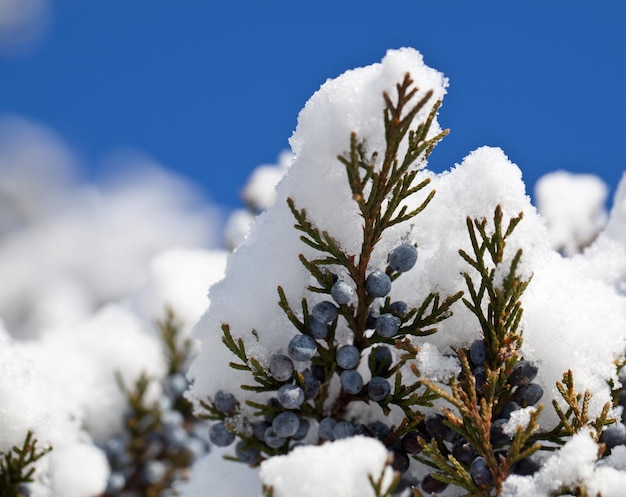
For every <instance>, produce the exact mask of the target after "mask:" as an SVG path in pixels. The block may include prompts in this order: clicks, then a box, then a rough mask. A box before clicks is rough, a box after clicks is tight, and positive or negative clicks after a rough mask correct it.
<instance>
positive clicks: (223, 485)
mask: <svg viewBox="0 0 626 497" xmlns="http://www.w3.org/2000/svg"><path fill="white" fill-rule="evenodd" d="M225 453H226V450H225V449H219V448H216V447H214V448H212V450H211V452H210V453H209V454H207V455H206V456H204V457H203V458H202V459H200V460H198V461H196V463H195V464H194V465H193V466H192V467H191V474H190V476H189V480H187V481H179V482H177V484H176V487H175V490H177V491H178V492H179V495H180V497H204V496H206V495H207V489H210V493H211V495H215V496H220V497H221V496H230V495H232V496H239V495H249V496H250V497H257V496H259V497H260V495H261V480H260V479H259V473H258V470H256V469H252V468H250V467H248V466H246V465H244V464H241V463H239V462H233V461H229V460H227V459H224V457H223V456H224V454H225Z"/></svg>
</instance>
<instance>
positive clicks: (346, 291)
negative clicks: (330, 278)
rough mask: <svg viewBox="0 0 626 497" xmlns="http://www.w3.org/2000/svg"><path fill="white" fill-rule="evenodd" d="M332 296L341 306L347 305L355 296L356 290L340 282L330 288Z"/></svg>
mask: <svg viewBox="0 0 626 497" xmlns="http://www.w3.org/2000/svg"><path fill="white" fill-rule="evenodd" d="M330 295H331V296H332V297H333V300H334V301H335V302H337V303H338V304H339V305H343V304H347V303H348V302H350V300H351V299H352V296H353V295H354V288H352V287H351V286H350V285H348V284H347V283H346V282H345V281H338V282H337V283H335V284H334V285H333V286H332V287H331V288H330Z"/></svg>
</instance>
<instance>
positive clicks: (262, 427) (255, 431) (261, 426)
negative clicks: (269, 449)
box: [252, 421, 271, 442]
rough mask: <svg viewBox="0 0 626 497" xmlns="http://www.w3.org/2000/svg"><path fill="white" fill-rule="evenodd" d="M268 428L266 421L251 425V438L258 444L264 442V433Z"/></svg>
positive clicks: (268, 424)
mask: <svg viewBox="0 0 626 497" xmlns="http://www.w3.org/2000/svg"><path fill="white" fill-rule="evenodd" d="M270 426H271V425H270V423H268V422H267V421H255V422H254V423H252V436H253V437H254V438H256V439H257V440H258V441H259V442H263V441H265V432H266V430H267V429H268V428H269V427H270Z"/></svg>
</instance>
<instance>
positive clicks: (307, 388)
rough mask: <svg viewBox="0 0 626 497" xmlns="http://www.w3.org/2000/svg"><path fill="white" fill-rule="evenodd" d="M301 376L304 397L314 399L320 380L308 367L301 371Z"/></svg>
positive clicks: (318, 389)
mask: <svg viewBox="0 0 626 497" xmlns="http://www.w3.org/2000/svg"><path fill="white" fill-rule="evenodd" d="M302 377H303V378H304V398H305V399H307V400H311V399H314V398H315V397H317V394H318V393H319V391H320V387H321V386H322V384H321V382H320V380H319V379H317V378H316V377H315V375H314V374H313V373H312V372H311V370H310V369H308V368H307V369H305V370H304V371H302Z"/></svg>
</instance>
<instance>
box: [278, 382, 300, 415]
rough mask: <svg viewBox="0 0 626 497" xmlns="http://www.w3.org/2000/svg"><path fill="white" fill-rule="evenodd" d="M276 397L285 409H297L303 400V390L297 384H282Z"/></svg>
mask: <svg viewBox="0 0 626 497" xmlns="http://www.w3.org/2000/svg"><path fill="white" fill-rule="evenodd" d="M276 397H277V398H278V402H280V405H281V406H283V407H284V408H285V409H297V408H298V407H300V406H301V405H302V403H303V402H304V390H302V388H300V387H299V386H298V385H289V384H287V385H282V386H281V387H280V388H279V389H278V393H277V395H276Z"/></svg>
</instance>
